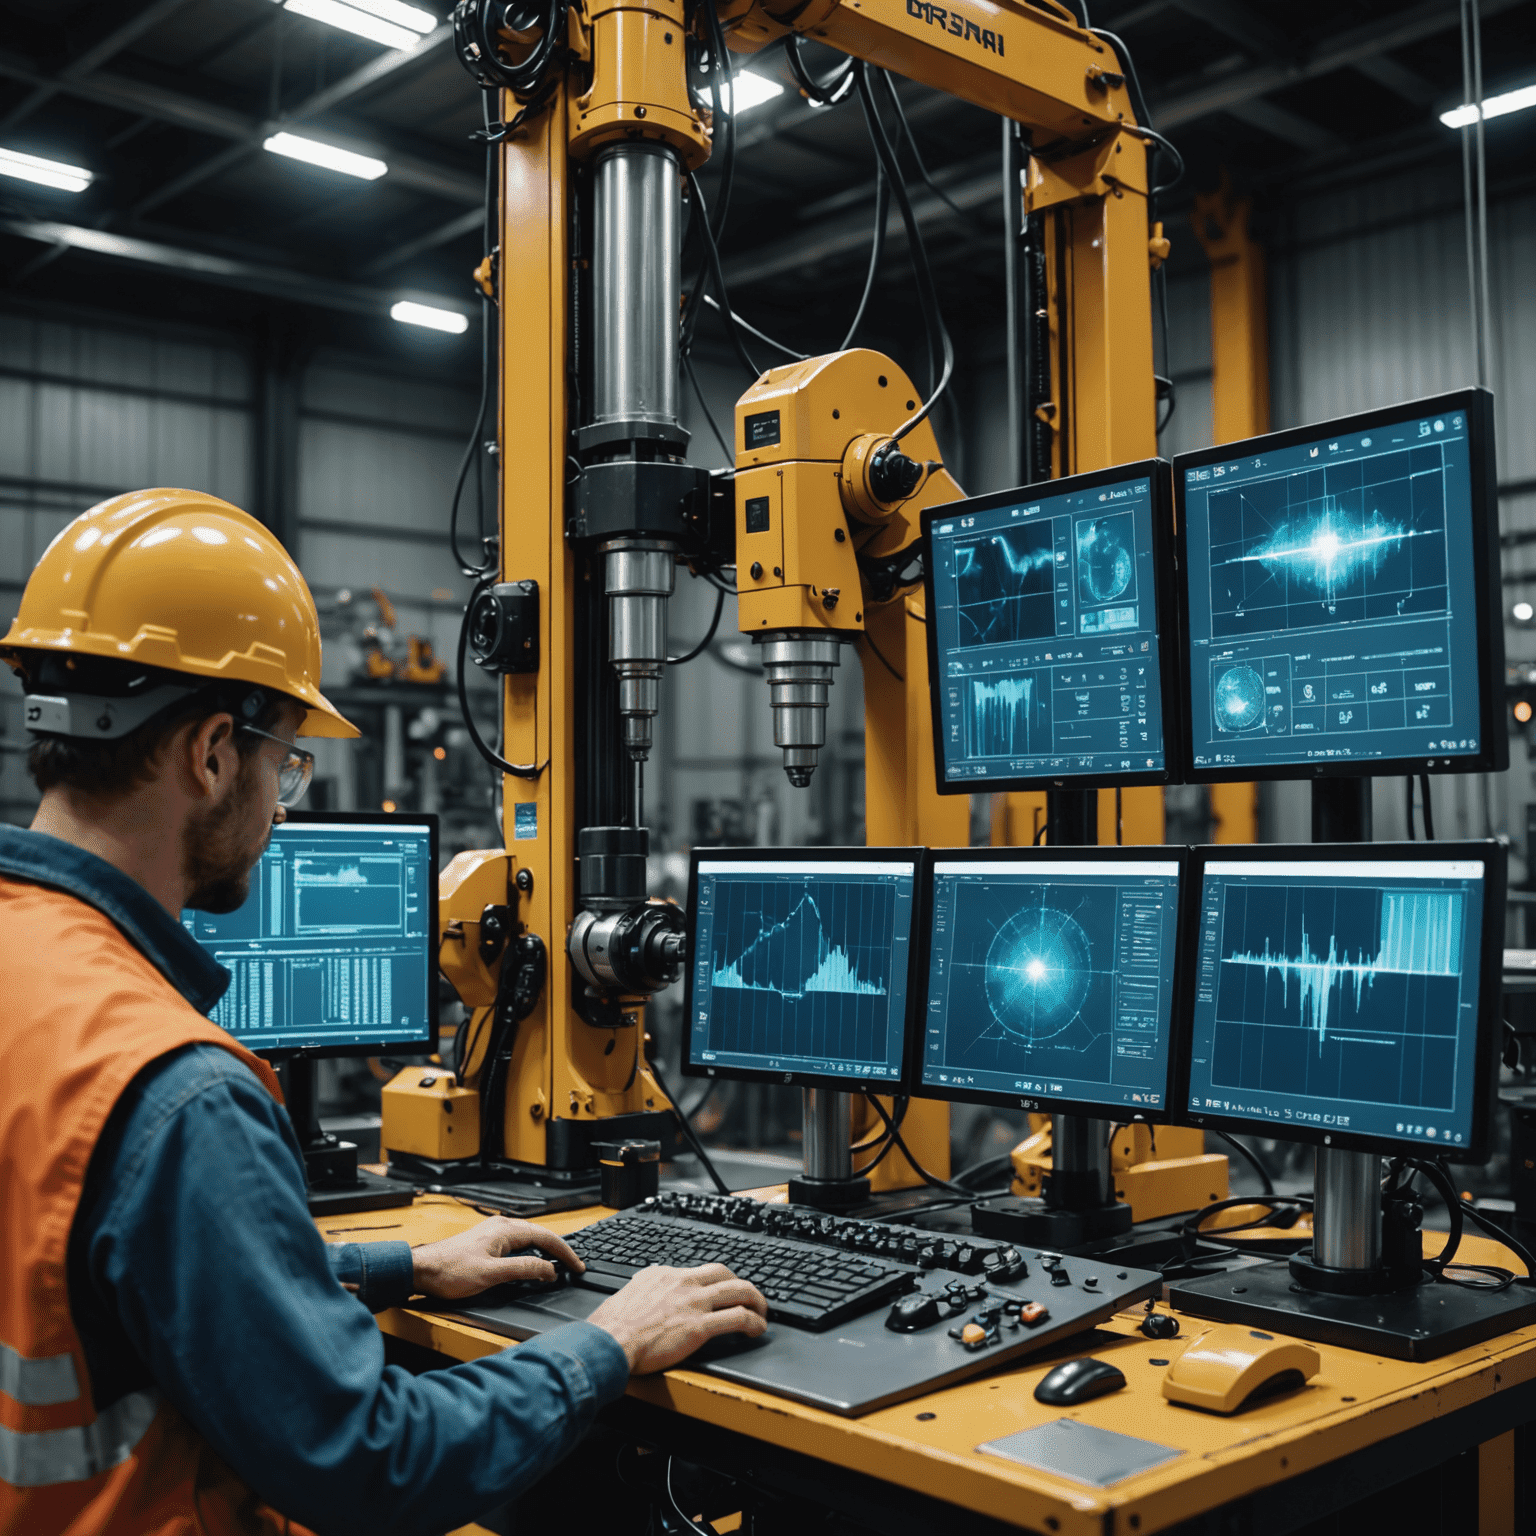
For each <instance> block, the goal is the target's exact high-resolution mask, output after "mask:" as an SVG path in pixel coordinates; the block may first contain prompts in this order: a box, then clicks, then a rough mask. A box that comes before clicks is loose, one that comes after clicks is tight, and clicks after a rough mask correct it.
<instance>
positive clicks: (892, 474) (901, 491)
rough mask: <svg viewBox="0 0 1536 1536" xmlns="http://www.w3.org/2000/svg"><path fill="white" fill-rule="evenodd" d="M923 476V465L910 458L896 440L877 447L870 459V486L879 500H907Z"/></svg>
mask: <svg viewBox="0 0 1536 1536" xmlns="http://www.w3.org/2000/svg"><path fill="white" fill-rule="evenodd" d="M922 478H923V466H922V465H921V464H919V463H918V462H917V460H916V459H909V458H908V457H907V456H906V454H904V453H903V452H902V451H901V449H900V448H898V447H897V446H896V444H895V443H894V442H892V443H887V444H886V446H885V447H883V448H877V449H876V450H875V454H874V457H873V458H872V459H870V461H869V488H870V490H871V491H873V492H874V494H875V498H876V500H878V501H883V502H887V503H889V502H895V501H905V500H906V499H907V497H909V496H910V495H911V494H912V493H913V491H915V490H916V489H917V486H918V482H919V481H920V480H921V479H922Z"/></svg>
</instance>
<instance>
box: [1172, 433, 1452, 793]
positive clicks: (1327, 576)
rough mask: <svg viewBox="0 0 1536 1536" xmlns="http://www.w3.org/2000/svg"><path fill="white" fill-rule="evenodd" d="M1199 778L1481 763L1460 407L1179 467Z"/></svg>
mask: <svg viewBox="0 0 1536 1536" xmlns="http://www.w3.org/2000/svg"><path fill="white" fill-rule="evenodd" d="M1183 490H1184V519H1185V548H1186V562H1185V578H1186V580H1187V581H1188V584H1189V586H1188V612H1189V638H1190V648H1189V666H1190V677H1189V688H1190V723H1191V729H1192V732H1193V753H1194V756H1193V761H1194V766H1195V767H1196V768H1197V769H1199V768H1223V767H1237V768H1251V769H1254V770H1255V771H1257V772H1260V773H1262V771H1263V770H1264V768H1265V767H1267V766H1282V765H1294V764H1306V763H1315V762H1318V761H1337V760H1341V759H1342V760H1345V761H1349V760H1363V759H1369V758H1394V759H1395V758H1423V757H1427V756H1434V757H1456V756H1465V755H1468V754H1474V753H1476V752H1477V751H1478V748H1479V742H1478V733H1479V730H1480V719H1481V711H1480V702H1479V693H1478V681H1477V655H1478V628H1477V621H1476V598H1475V587H1474V578H1473V563H1474V560H1475V558H1476V555H1475V552H1474V547H1473V537H1472V461H1471V452H1470V448H1469V445H1468V438H1467V420H1466V417H1465V415H1464V414H1463V413H1462V412H1460V411H1452V412H1448V413H1446V414H1443V415H1438V416H1420V415H1418V414H1413V415H1409V416H1406V417H1405V418H1404V419H1403V420H1402V421H1400V422H1396V423H1388V424H1387V425H1385V426H1376V427H1372V428H1371V429H1370V430H1369V431H1368V432H1355V433H1351V434H1348V435H1345V436H1336V437H1328V436H1322V437H1319V438H1317V439H1316V440H1314V441H1312V442H1303V443H1298V444H1296V445H1295V446H1293V447H1289V448H1282V449H1279V450H1275V451H1270V452H1264V453H1262V454H1261V455H1260V456H1259V457H1255V458H1243V459H1232V460H1230V461H1228V462H1227V463H1224V464H1204V465H1200V466H1197V467H1193V468H1187V469H1185V470H1184V487H1183Z"/></svg>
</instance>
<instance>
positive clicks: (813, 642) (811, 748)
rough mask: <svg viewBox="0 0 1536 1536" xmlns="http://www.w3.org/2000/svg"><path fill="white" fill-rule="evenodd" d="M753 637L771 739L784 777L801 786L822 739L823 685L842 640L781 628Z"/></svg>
mask: <svg viewBox="0 0 1536 1536" xmlns="http://www.w3.org/2000/svg"><path fill="white" fill-rule="evenodd" d="M753 638H754V640H755V641H756V643H757V645H758V648H759V656H760V658H761V660H762V663H763V671H764V672H765V673H766V674H767V677H768V698H769V702H770V703H771V704H772V705H773V740H774V744H775V745H776V746H778V747H779V748H780V749H781V750H782V751H783V753H784V772H785V773H787V774H788V775H789V782H790V783H791V784H793V785H794V786H795V788H796V789H804V788H805V787H806V785H808V784H809V783H810V782H811V775H812V774H813V773H815V771H816V764H817V761H818V759H819V757H820V754H821V749H822V747H823V746H825V745H826V740H827V690H828V689H829V688H830V687H831V686H832V673H833V670H834V668H835V667H836V666H837V664H838V659H839V655H840V648H841V645H842V642H841V641H840V640H836V639H833V638H831V637H830V636H824V635H816V636H804V635H792V634H783V633H780V634H773V635H756V636H754V637H753Z"/></svg>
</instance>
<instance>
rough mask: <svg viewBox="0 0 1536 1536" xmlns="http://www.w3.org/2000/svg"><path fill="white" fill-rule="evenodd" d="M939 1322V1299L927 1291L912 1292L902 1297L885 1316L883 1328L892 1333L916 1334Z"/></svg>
mask: <svg viewBox="0 0 1536 1536" xmlns="http://www.w3.org/2000/svg"><path fill="white" fill-rule="evenodd" d="M938 1321H939V1298H938V1297H937V1296H933V1295H930V1294H929V1293H928V1292H927V1291H913V1292H912V1294H911V1295H910V1296H903V1297H901V1299H900V1300H899V1301H897V1303H896V1305H895V1306H893V1307H892V1308H891V1310H890V1311H889V1312H888V1313H887V1314H886V1319H885V1326H886V1327H887V1328H889V1329H890V1330H891V1332H892V1333H916V1332H917V1331H918V1330H919V1329H921V1328H931V1327H933V1325H934V1324H935V1323H936V1322H938Z"/></svg>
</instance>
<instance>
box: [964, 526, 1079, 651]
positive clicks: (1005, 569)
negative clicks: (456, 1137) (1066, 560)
mask: <svg viewBox="0 0 1536 1536" xmlns="http://www.w3.org/2000/svg"><path fill="white" fill-rule="evenodd" d="M1057 564H1058V561H1057V552H1056V548H1055V542H1054V535H1053V531H1052V526H1051V523H1050V522H1049V521H1042V522H1038V523H1023V524H1020V525H1019V526H1018V527H1014V528H1005V529H1001V530H999V531H998V532H996V533H990V534H986V535H984V536H983V537H981V538H979V539H977V540H975V541H974V542H973V543H969V544H960V545H957V546H956V548H955V579H956V586H957V588H958V605H957V606H958V609H959V621H960V623H959V643H960V645H961V646H973V645H1001V644H1007V643H1012V642H1014V641H1019V640H1038V639H1042V638H1044V637H1047V636H1050V635H1054V634H1055V633H1056V567H1057Z"/></svg>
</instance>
